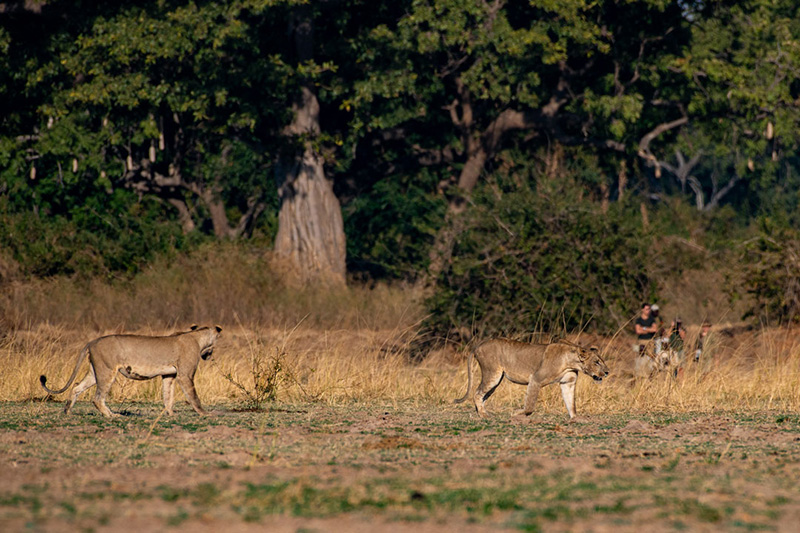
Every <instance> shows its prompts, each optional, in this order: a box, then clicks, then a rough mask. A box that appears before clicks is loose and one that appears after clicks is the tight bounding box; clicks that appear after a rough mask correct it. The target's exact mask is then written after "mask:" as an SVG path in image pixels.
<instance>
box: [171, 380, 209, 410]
mask: <svg viewBox="0 0 800 533" xmlns="http://www.w3.org/2000/svg"><path fill="white" fill-rule="evenodd" d="M178 385H180V386H181V390H182V391H183V395H184V396H185V397H186V400H187V401H188V402H189V405H191V406H192V408H193V409H194V410H195V411H196V412H197V413H198V414H201V415H207V414H208V413H207V412H206V411H205V409H203V407H202V406H201V405H200V398H198V397H197V391H196V390H195V388H194V374H192V375H190V376H189V375H181V374H178Z"/></svg>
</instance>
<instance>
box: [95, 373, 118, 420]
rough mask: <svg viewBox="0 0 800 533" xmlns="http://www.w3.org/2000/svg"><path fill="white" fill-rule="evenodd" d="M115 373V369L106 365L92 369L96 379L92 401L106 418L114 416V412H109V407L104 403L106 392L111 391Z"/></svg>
mask: <svg viewBox="0 0 800 533" xmlns="http://www.w3.org/2000/svg"><path fill="white" fill-rule="evenodd" d="M116 373H117V371H116V369H110V368H106V367H100V368H95V369H94V375H95V379H96V380H97V388H96V389H95V391H94V398H93V399H92V403H93V404H94V406H95V407H97V410H98V411H100V412H101V413H102V414H103V416H104V417H106V418H113V417H114V416H115V415H114V413H112V412H111V409H109V408H108V406H107V405H106V398H107V397H108V393H109V392H111V386H112V385H113V384H114V378H116Z"/></svg>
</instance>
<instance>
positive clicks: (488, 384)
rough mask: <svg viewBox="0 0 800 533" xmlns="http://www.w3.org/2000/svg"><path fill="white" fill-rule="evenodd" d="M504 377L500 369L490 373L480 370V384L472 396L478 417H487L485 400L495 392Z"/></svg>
mask: <svg viewBox="0 0 800 533" xmlns="http://www.w3.org/2000/svg"><path fill="white" fill-rule="evenodd" d="M504 375H505V373H504V372H503V371H502V370H500V369H497V370H494V371H492V370H489V369H484V368H481V383H480V385H478V388H477V389H476V390H475V395H474V396H473V400H474V401H475V409H476V410H477V411H478V416H480V417H481V418H484V417H486V416H488V415H487V413H486V407H485V406H484V404H485V403H486V400H488V399H489V397H490V396H491V395H492V394H494V391H495V390H497V387H498V386H499V385H500V382H501V381H503V376H504Z"/></svg>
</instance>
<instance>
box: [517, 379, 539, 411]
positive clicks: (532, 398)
mask: <svg viewBox="0 0 800 533" xmlns="http://www.w3.org/2000/svg"><path fill="white" fill-rule="evenodd" d="M541 388H542V386H541V385H540V384H539V383H537V382H536V380H535V379H534V377H533V376H532V375H531V376H530V377H529V378H528V387H527V389H526V391H525V402H524V408H523V409H522V410H520V411H515V412H514V416H519V415H525V416H530V415H532V414H533V409H534V407H536V400H537V399H538V398H539V390H541Z"/></svg>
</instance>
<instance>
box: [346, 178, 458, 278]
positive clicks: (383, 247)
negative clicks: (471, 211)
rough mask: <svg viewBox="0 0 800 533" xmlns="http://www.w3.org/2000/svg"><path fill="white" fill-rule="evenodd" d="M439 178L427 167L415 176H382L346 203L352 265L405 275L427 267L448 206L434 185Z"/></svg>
mask: <svg viewBox="0 0 800 533" xmlns="http://www.w3.org/2000/svg"><path fill="white" fill-rule="evenodd" d="M437 182H438V180H437V177H436V176H435V175H432V174H431V173H429V172H427V171H425V170H423V171H422V172H421V173H420V174H419V175H418V176H414V177H403V176H398V177H395V178H394V179H387V180H382V181H379V182H378V183H376V184H375V186H374V187H373V189H372V190H370V191H369V192H365V193H362V194H360V195H359V196H357V197H356V198H355V199H354V200H353V202H352V203H351V204H350V205H348V206H347V207H346V209H345V215H346V218H345V232H346V234H347V236H348V239H347V257H348V261H349V264H350V270H351V271H354V272H362V273H366V274H368V275H370V276H371V277H373V278H394V279H406V280H414V279H416V278H417V277H418V276H419V275H421V274H422V273H423V272H424V271H425V269H426V268H427V265H428V262H429V260H430V255H429V253H430V245H431V243H432V242H433V239H434V236H435V234H436V232H437V231H438V230H439V228H440V227H441V225H442V221H443V220H444V213H445V208H446V204H445V201H444V199H443V198H442V197H441V196H439V195H437V194H436V193H435V191H434V188H435V187H436V183H437Z"/></svg>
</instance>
